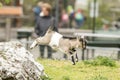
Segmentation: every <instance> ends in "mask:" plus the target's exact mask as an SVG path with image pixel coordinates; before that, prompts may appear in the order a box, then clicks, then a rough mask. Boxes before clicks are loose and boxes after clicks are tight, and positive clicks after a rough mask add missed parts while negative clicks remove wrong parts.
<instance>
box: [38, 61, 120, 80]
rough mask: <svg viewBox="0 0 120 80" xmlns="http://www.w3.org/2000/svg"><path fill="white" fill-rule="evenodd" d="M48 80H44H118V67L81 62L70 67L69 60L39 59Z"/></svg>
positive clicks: (119, 75)
mask: <svg viewBox="0 0 120 80" xmlns="http://www.w3.org/2000/svg"><path fill="white" fill-rule="evenodd" d="M38 62H40V63H41V64H42V65H43V66H44V68H45V73H46V74H47V75H48V76H49V77H50V79H45V80H120V65H119V63H118V62H117V66H116V67H109V66H108V67H107V66H92V65H89V64H84V63H83V62H82V61H81V62H78V63H77V64H76V65H72V64H71V62H70V61H69V60H51V59H39V60H38Z"/></svg>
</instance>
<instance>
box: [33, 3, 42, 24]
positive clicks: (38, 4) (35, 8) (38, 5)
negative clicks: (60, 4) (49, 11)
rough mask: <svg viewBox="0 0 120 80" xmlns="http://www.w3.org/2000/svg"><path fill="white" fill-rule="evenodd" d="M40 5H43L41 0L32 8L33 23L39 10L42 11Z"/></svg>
mask: <svg viewBox="0 0 120 80" xmlns="http://www.w3.org/2000/svg"><path fill="white" fill-rule="evenodd" d="M42 5H43V2H38V3H37V6H36V7H34V8H33V12H34V16H35V23H36V22H37V19H38V17H39V14H40V12H41V11H42Z"/></svg>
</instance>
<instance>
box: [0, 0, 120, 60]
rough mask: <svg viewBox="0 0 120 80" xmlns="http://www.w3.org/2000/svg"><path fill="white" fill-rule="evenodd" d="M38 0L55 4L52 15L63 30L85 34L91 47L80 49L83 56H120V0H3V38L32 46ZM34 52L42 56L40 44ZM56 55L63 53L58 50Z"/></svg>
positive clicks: (0, 18) (0, 36)
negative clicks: (39, 48) (58, 52)
mask: <svg viewBox="0 0 120 80" xmlns="http://www.w3.org/2000/svg"><path fill="white" fill-rule="evenodd" d="M39 2H47V3H49V4H50V5H51V6H52V12H51V15H52V16H54V17H55V18H56V25H57V26H58V29H59V32H60V33H61V34H63V35H65V36H68V37H73V36H75V35H74V33H85V34H86V35H85V37H86V39H87V40H88V45H87V46H88V47H87V50H85V51H84V52H83V51H81V50H78V53H79V56H80V59H89V58H93V57H94V56H98V55H102V56H109V57H112V58H114V59H119V58H120V5H119V4H120V0H0V32H1V33H0V41H10V40H20V41H21V42H22V43H24V45H25V46H26V48H27V49H29V45H30V44H31V43H32V41H33V40H34V39H35V38H34V34H33V33H34V27H35V15H36V14H35V12H34V9H35V7H38V6H39V4H38V3H39ZM90 34H91V35H90ZM94 34H95V35H94ZM96 34H97V35H96ZM80 36H81V35H80ZM103 36H104V37H103ZM45 50H46V49H45ZM35 51H36V52H35ZM31 52H32V53H34V56H35V58H37V57H38V56H39V50H38V48H36V49H35V50H31ZM35 53H36V54H35ZM46 53H47V51H46ZM85 53H87V54H85ZM94 53H95V54H94ZM45 56H46V55H45ZM53 57H54V58H59V59H61V58H63V55H61V57H60V56H59V55H57V54H56V52H55V53H54V54H53Z"/></svg>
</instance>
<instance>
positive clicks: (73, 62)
mask: <svg viewBox="0 0 120 80" xmlns="http://www.w3.org/2000/svg"><path fill="white" fill-rule="evenodd" d="M70 54H71V60H72V64H73V65H75V59H74V56H73V53H72V52H70Z"/></svg>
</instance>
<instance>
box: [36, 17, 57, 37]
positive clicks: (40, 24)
mask: <svg viewBox="0 0 120 80" xmlns="http://www.w3.org/2000/svg"><path fill="white" fill-rule="evenodd" d="M50 26H52V27H53V31H57V32H58V29H57V27H56V26H55V19H54V18H53V17H51V16H44V17H40V16H39V18H38V20H37V23H36V27H35V33H36V34H37V35H38V36H44V35H45V33H46V31H47V30H48V28H49V27H50Z"/></svg>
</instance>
